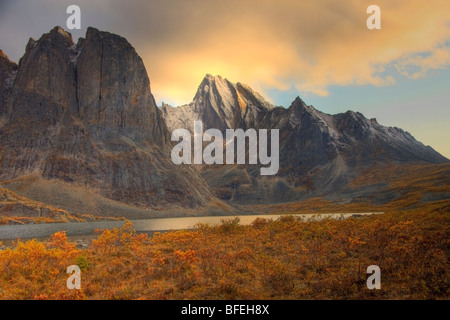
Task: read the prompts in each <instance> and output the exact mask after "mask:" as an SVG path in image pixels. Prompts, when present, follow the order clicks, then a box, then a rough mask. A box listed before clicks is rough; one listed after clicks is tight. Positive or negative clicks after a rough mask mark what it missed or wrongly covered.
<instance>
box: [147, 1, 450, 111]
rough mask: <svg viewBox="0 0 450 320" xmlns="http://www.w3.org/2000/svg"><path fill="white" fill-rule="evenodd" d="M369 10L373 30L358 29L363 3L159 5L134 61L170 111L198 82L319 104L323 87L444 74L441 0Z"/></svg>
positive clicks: (449, 61)
mask: <svg viewBox="0 0 450 320" xmlns="http://www.w3.org/2000/svg"><path fill="white" fill-rule="evenodd" d="M375 2H376V4H377V5H379V6H380V8H381V19H382V29H381V30H368V29H367V28H366V20H367V18H368V16H369V15H368V14H367V13H366V9H367V7H368V5H369V4H372V3H368V2H367V1H365V0H348V1H335V0H320V1H319V0H316V1H277V2H275V1H269V0H263V1H261V0H256V1H252V0H247V1H241V0H239V1H238V0H230V1H220V2H218V1H208V2H205V1H200V0H192V1H189V2H186V1H183V2H178V1H175V2H172V1H171V2H170V3H171V4H170V7H167V6H168V5H165V4H164V3H163V2H161V4H160V5H161V6H165V7H164V10H162V11H161V12H160V14H161V17H160V18H159V19H160V20H159V21H160V23H158V24H157V26H156V23H154V24H153V26H156V27H157V28H159V29H158V31H159V36H158V37H157V39H152V38H149V39H146V40H147V41H146V45H141V44H140V48H139V52H140V54H141V55H142V56H143V59H144V62H145V64H146V66H147V69H148V72H149V75H150V79H151V81H152V89H153V91H154V92H155V93H156V97H157V99H165V98H171V99H172V100H174V101H176V102H177V103H178V104H181V103H187V102H189V101H191V99H192V97H193V95H194V94H195V90H196V86H197V85H198V84H199V82H200V81H201V79H202V78H203V76H204V75H205V74H206V73H212V74H220V75H222V76H224V77H227V78H228V79H230V80H233V81H240V82H244V83H247V84H249V85H251V86H252V87H254V88H255V89H256V90H259V91H264V89H265V88H278V89H280V90H287V89H290V88H291V87H292V86H294V87H295V88H296V89H297V90H298V91H300V93H302V94H311V93H312V94H317V95H327V94H328V90H327V88H328V87H329V86H331V85H351V84H355V85H366V84H371V85H375V86H385V85H391V84H393V83H395V78H394V77H392V76H391V75H383V71H384V70H385V68H386V67H389V66H391V67H394V69H395V70H397V71H398V72H399V74H400V75H403V76H407V77H409V78H412V79H416V78H419V77H422V76H424V75H426V73H427V72H428V71H429V70H431V69H441V68H446V67H447V66H448V65H450V48H449V43H450V16H449V15H448V12H450V2H449V1H448V0H433V1H420V0H407V1H406V0H404V1H401V0H399V1H388V0H377V1H375ZM153 9H154V7H153ZM164 19H166V21H165V20H164ZM161 21H162V22H161ZM411 70H412V71H411Z"/></svg>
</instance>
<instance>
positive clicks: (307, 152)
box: [162, 75, 448, 204]
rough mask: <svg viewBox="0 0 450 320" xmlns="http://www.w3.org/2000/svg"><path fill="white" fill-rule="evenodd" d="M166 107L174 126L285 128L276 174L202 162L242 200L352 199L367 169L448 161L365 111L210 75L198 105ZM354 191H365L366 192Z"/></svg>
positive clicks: (210, 177) (215, 183) (224, 195)
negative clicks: (271, 96)
mask: <svg viewBox="0 0 450 320" xmlns="http://www.w3.org/2000/svg"><path fill="white" fill-rule="evenodd" d="M162 111H163V115H164V117H165V119H166V121H167V125H168V127H169V128H172V129H175V128H189V129H190V130H192V128H191V127H192V123H193V121H194V120H202V121H203V124H204V127H205V128H219V129H221V130H222V131H223V130H225V129H227V128H231V129H236V128H243V129H248V128H255V129H279V135H280V150H279V151H280V169H279V172H278V174H277V175H276V176H274V177H270V176H266V177H262V176H260V174H259V172H260V171H259V168H258V166H257V165H220V166H219V165H215V166H203V167H202V169H201V172H202V175H203V176H204V177H205V179H206V180H207V181H208V184H209V185H210V186H211V188H212V189H213V190H214V192H215V194H216V195H217V196H218V197H219V198H221V199H223V200H229V201H231V202H234V203H243V204H244V203H264V202H266V203H271V202H282V201H292V200H296V199H304V198H308V197H312V196H322V195H328V196H336V197H338V198H341V199H342V200H345V199H346V195H345V194H344V193H345V190H344V189H345V188H346V187H347V186H348V183H349V182H350V181H351V180H352V179H353V178H356V177H357V176H358V174H359V173H360V172H361V170H363V169H365V168H368V167H372V166H380V167H382V166H386V165H390V164H397V163H409V164H413V163H417V164H419V163H421V164H425V163H443V162H447V161H448V159H446V158H445V157H443V156H442V155H440V154H439V153H437V152H436V151H434V150H433V149H432V148H431V147H429V146H424V145H423V144H422V143H420V142H419V141H417V140H416V139H414V137H413V136H411V135H410V134H409V133H407V132H405V131H403V130H401V129H399V128H395V127H385V126H382V125H380V124H378V123H377V121H376V120H375V119H366V118H365V117H364V116H363V115H362V114H361V113H358V112H353V111H348V112H346V113H342V114H336V115H329V114H325V113H323V112H320V111H318V110H316V109H315V108H314V107H312V106H307V105H306V104H305V103H304V102H303V101H302V100H301V99H300V98H297V99H295V101H294V102H293V103H292V104H291V106H290V107H289V108H282V107H274V106H272V105H270V104H269V103H267V102H266V101H265V100H264V99H263V98H262V97H260V96H259V95H258V94H257V93H255V92H254V91H253V90H251V89H250V88H249V87H248V86H244V85H241V84H237V85H235V84H232V83H230V82H229V81H228V80H225V79H222V78H221V77H212V76H210V75H207V76H206V77H205V79H204V80H203V81H202V83H201V84H200V86H199V89H198V91H197V94H196V96H195V98H194V101H193V102H192V103H191V104H189V105H186V106H182V107H179V108H172V107H169V106H163V107H162ZM191 132H192V131H191ZM380 183H382V181H381V182H380ZM371 191H374V190H371ZM352 192H353V191H352ZM350 196H352V197H353V196H358V191H356V192H353V193H352V195H349V197H350Z"/></svg>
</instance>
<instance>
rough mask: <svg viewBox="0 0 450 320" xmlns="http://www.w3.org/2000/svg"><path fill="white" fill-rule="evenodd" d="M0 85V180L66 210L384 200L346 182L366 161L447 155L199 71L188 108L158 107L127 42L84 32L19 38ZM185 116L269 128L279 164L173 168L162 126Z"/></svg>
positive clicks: (176, 124) (220, 208) (178, 123)
mask: <svg viewBox="0 0 450 320" xmlns="http://www.w3.org/2000/svg"><path fill="white" fill-rule="evenodd" d="M0 81H1V82H0V142H1V144H0V184H1V186H2V187H4V188H8V189H10V190H11V191H13V192H16V193H17V194H20V195H21V196H25V197H26V198H29V199H30V201H40V200H41V199H40V198H43V200H45V201H40V202H45V203H47V204H49V205H52V206H54V207H57V208H61V210H66V209H67V210H68V211H70V213H71V214H72V213H75V214H77V213H83V214H84V213H91V212H92V213H94V214H96V215H101V216H107V215H108V214H106V213H104V211H105V210H107V211H109V212H110V215H111V216H116V217H117V216H118V215H120V214H121V213H123V212H126V213H124V215H125V216H127V215H129V216H133V217H140V218H145V217H149V216H152V214H151V213H150V211H153V212H155V211H161V212H162V211H163V210H169V209H170V210H172V211H171V212H175V211H176V210H186V212H187V211H189V212H190V214H198V212H200V211H199V210H203V212H205V210H206V212H214V214H216V213H219V212H220V213H224V212H225V213H226V214H232V213H233V212H239V210H241V209H240V208H241V206H242V205H243V204H245V205H252V204H263V203H282V202H291V201H298V200H302V199H309V198H312V197H318V196H325V197H329V198H333V199H338V200H339V201H352V200H354V199H362V198H368V197H369V198H370V197H372V198H371V199H372V200H374V201H378V202H383V201H385V200H386V199H385V198H386V196H385V195H383V194H382V188H381V187H379V188H378V187H377V186H373V185H372V186H370V187H367V188H363V187H358V188H357V189H354V188H353V189H352V188H351V186H350V187H349V183H350V182H351V181H352V180H354V179H356V178H358V176H359V175H360V174H361V172H363V171H364V170H365V169H367V168H370V167H377V166H380V168H381V167H383V166H389V165H390V164H430V163H444V162H448V161H449V160H448V159H446V158H445V157H443V156H442V155H440V154H439V153H437V152H436V151H434V150H433V149H432V148H431V147H429V146H428V147H426V146H424V145H423V144H421V143H420V142H419V141H417V140H416V139H415V138H414V137H413V136H412V135H411V134H409V133H407V132H405V131H403V130H401V129H399V128H396V127H385V126H382V125H380V124H378V123H377V121H376V120H375V119H367V118H365V117H364V116H363V115H362V114H361V113H359V112H353V111H347V112H345V113H340V114H336V115H329V114H326V113H323V112H321V111H319V110H317V109H315V108H314V107H313V106H308V105H306V104H305V102H304V101H303V100H302V99H301V98H300V97H297V98H296V99H295V100H294V101H293V103H292V104H291V105H290V106H289V107H288V108H284V107H279V106H274V105H273V104H271V103H270V102H268V101H267V100H266V99H264V97H262V96H261V95H260V94H259V93H257V92H256V91H254V90H253V89H252V88H250V87H249V86H247V85H245V84H242V83H240V82H237V83H232V82H231V81H229V80H227V79H226V78H222V77H220V76H212V75H210V74H207V75H206V76H205V78H204V79H203V80H202V82H201V83H200V86H199V88H198V90H197V92H196V94H195V96H194V99H193V101H192V102H191V103H190V104H187V105H184V106H181V107H177V108H173V107H170V106H168V105H165V104H164V105H163V106H162V107H160V108H158V106H157V105H156V102H155V99H154V97H153V94H152V92H151V89H150V80H149V77H148V74H147V71H146V69H145V66H144V64H143V61H142V59H141V58H140V57H139V55H138V54H137V53H136V51H135V49H134V48H133V46H132V45H131V44H130V43H129V42H128V41H127V40H126V39H125V38H123V37H121V36H118V35H114V34H112V33H109V32H103V31H99V30H97V29H95V28H92V27H89V28H88V29H87V32H86V37H85V38H80V39H79V40H78V43H77V44H75V43H74V41H73V38H72V36H71V34H70V33H69V32H67V31H65V30H64V29H63V28H61V27H55V28H53V29H52V30H51V31H50V32H49V33H47V34H44V35H43V36H42V37H41V38H40V39H38V40H34V39H32V38H30V40H29V41H28V44H27V45H26V51H25V54H24V56H23V57H22V58H21V59H20V61H19V63H18V64H16V63H15V62H12V61H10V60H9V59H8V57H7V56H6V54H4V52H3V51H2V52H0ZM195 120H201V121H202V122H203V124H204V129H205V130H206V129H208V128H217V129H219V130H220V131H222V132H223V131H225V130H227V129H238V128H242V129H244V130H247V129H250V128H254V129H268V130H269V132H270V130H271V129H278V130H279V132H280V170H279V171H278V173H277V174H276V175H275V176H260V174H259V173H260V170H259V169H260V165H211V166H207V165H199V166H188V165H175V164H173V163H172V161H171V159H170V151H171V148H172V147H173V145H174V143H173V142H171V141H170V132H171V131H172V130H173V129H175V128H187V129H191V130H192V126H193V122H194V121H195ZM191 132H192V131H191ZM269 140H270V139H269ZM39 190H46V191H45V196H44V194H43V193H42V192H39ZM80 190H81V191H80ZM89 194H95V195H96V196H93V197H90V196H87V195H89ZM374 194H375V195H376V196H373V195H374ZM85 195H86V196H85ZM83 197H84V198H86V199H87V198H89V199H90V200H89V203H86V204H84V203H83V204H81V203H80V199H83ZM111 201H113V202H111ZM77 208H80V211H83V212H76V211H77ZM81 208H82V209H81ZM205 208H206V209H205ZM69 209H70V210H69ZM174 210H175V211H174ZM192 210H194V211H195V210H197V211H195V212H196V213H193V212H194V211H192ZM86 211H90V212H86ZM171 212H169V211H167V215H170V214H173V213H171ZM161 214H163V215H164V213H161Z"/></svg>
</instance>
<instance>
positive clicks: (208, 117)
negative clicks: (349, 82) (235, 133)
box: [161, 73, 274, 131]
mask: <svg viewBox="0 0 450 320" xmlns="http://www.w3.org/2000/svg"><path fill="white" fill-rule="evenodd" d="M273 108H274V106H273V105H272V104H271V103H270V102H268V101H266V100H265V99H264V98H263V97H262V96H261V95H260V94H259V93H257V92H256V91H254V90H252V89H251V88H250V86H248V85H245V84H242V83H233V82H231V81H229V80H228V79H227V78H224V77H222V76H220V75H217V76H213V75H211V74H209V73H208V74H206V75H205V77H204V78H203V80H202V81H201V83H200V85H199V87H198V89H197V92H196V94H195V96H194V99H193V101H192V102H191V103H190V104H187V105H183V106H180V107H177V108H172V107H170V108H169V106H162V107H161V111H162V113H163V115H164V118H165V120H166V124H167V126H168V128H169V129H171V130H174V129H176V128H192V125H193V122H194V121H195V120H201V121H202V122H203V124H204V126H205V128H217V129H219V130H221V131H223V130H225V129H228V128H248V127H252V126H254V125H255V124H256V123H257V122H259V121H260V120H261V118H262V116H263V114H264V113H265V112H267V111H269V110H272V109H273Z"/></svg>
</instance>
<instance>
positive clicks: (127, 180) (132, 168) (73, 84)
mask: <svg viewBox="0 0 450 320" xmlns="http://www.w3.org/2000/svg"><path fill="white" fill-rule="evenodd" d="M1 59H3V58H1ZM3 60H4V59H3ZM3 60H1V61H2V67H1V68H2V69H1V71H2V72H1V74H2V77H3V75H4V74H6V75H8V74H11V72H12V71H8V70H9V69H12V70H13V71H14V65H11V66H10V67H9V69H8V68H7V67H8V65H6V67H3V64H4V61H3ZM4 69H5V70H6V71H4ZM8 72H9V73H8ZM2 92H5V91H4V90H2ZM6 93H7V98H6V99H5V100H6V108H5V110H6V111H5V116H4V118H5V119H4V123H3V125H2V127H1V128H0V142H1V145H0V180H3V181H6V180H11V179H17V178H21V177H26V176H28V175H40V176H42V177H43V178H45V179H48V180H51V179H59V180H62V181H65V182H69V183H73V184H77V185H83V186H86V187H87V188H90V189H92V190H93V192H100V193H101V194H102V195H103V196H106V197H109V198H112V199H114V200H118V201H122V202H125V203H127V204H130V205H138V206H144V207H148V206H150V207H159V208H161V207H165V208H170V207H198V206H203V205H205V204H207V203H208V202H209V201H211V200H212V199H213V198H214V197H213V195H212V193H211V191H210V190H209V187H208V186H207V185H206V183H205V181H204V180H203V179H202V178H201V177H200V176H199V175H198V173H197V172H196V171H195V170H194V169H193V168H190V167H188V166H176V165H174V164H173V163H172V162H171V160H170V150H171V145H170V143H169V138H168V137H169V132H168V130H167V128H166V126H165V124H164V121H163V120H162V119H161V115H160V111H159V110H158V108H157V106H156V104H155V101H154V98H153V95H152V93H151V91H150V82H149V79H148V76H147V72H146V70H145V67H144V64H143V62H142V60H141V58H140V57H139V56H138V55H137V53H136V52H135V50H134V48H133V47H132V46H131V45H130V44H129V43H128V42H127V41H126V40H125V39H124V38H122V37H120V36H117V35H114V34H111V33H107V32H100V31H98V30H96V29H94V28H89V29H88V30H87V34H86V38H85V39H80V41H79V42H78V44H77V45H75V44H74V42H73V40H72V37H71V35H70V34H69V33H67V32H66V31H64V30H63V29H62V28H60V27H56V28H54V29H53V30H52V31H51V32H50V33H48V34H45V35H43V36H42V37H41V38H40V39H39V40H37V41H35V40H33V39H30V41H29V43H28V45H27V48H26V53H25V55H24V56H23V58H22V59H21V60H20V63H19V66H18V71H17V76H16V77H15V80H14V84H13V85H12V86H11V89H10V92H6ZM104 214H105V215H107V213H104Z"/></svg>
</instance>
